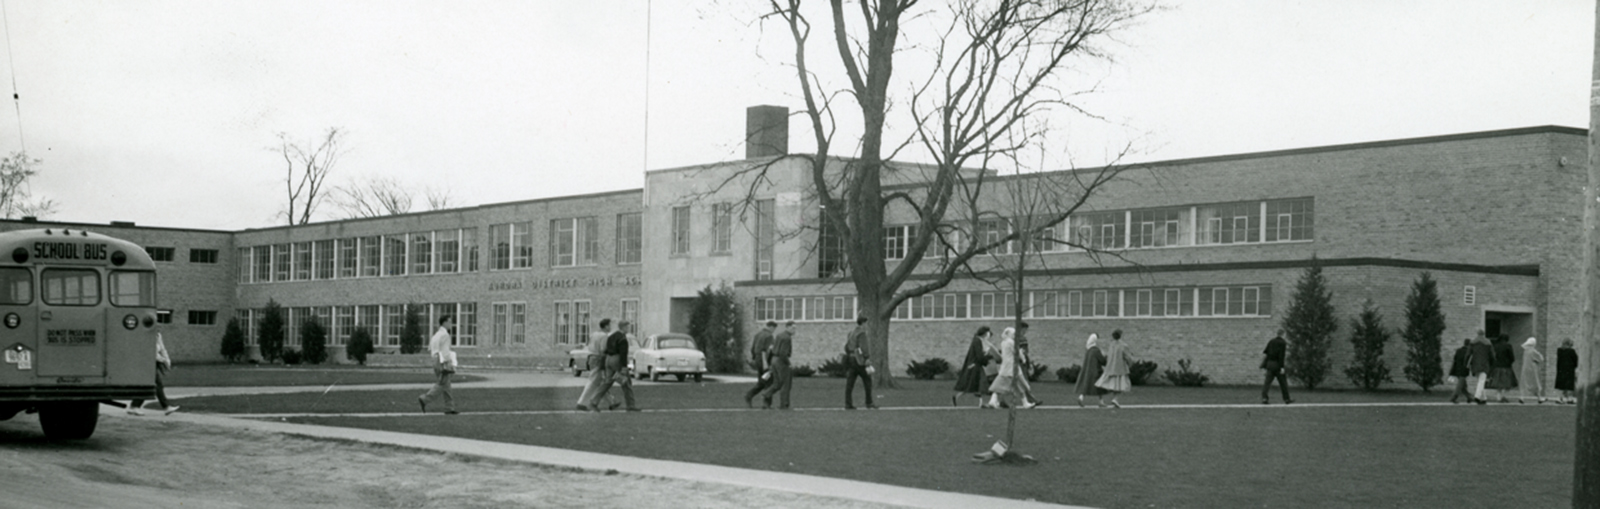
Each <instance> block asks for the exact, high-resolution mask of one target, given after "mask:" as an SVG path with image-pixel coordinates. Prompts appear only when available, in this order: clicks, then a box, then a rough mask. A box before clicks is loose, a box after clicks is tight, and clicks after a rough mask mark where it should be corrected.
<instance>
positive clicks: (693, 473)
mask: <svg viewBox="0 0 1600 509" xmlns="http://www.w3.org/2000/svg"><path fill="white" fill-rule="evenodd" d="M474 374H478V375H482V376H484V377H485V378H487V379H488V380H485V381H483V382H476V383H473V384H471V386H472V387H577V386H581V385H582V384H584V383H586V381H587V379H585V378H579V377H574V376H572V375H571V374H570V373H493V372H482V373H474ZM719 378H720V379H721V381H723V382H732V383H739V382H749V381H751V380H753V379H747V378H741V377H719ZM427 387H428V385H427V384H391V385H352V386H335V387H326V388H323V387H225V388H173V389H172V390H170V391H168V397H170V398H173V399H179V398H183V397H189V396H201V395H231V394H266V393H288V392H323V391H327V390H387V389H396V388H418V389H426V388H427ZM180 403H181V402H180ZM113 410H115V409H113V408H112V407H108V406H104V405H102V406H101V413H102V414H103V415H113V416H118V417H123V416H124V414H123V413H122V412H120V411H113ZM157 415H159V414H157ZM143 418H148V417H143ZM157 418H160V419H170V420H175V421H180V422H189V423H194V424H201V425H207V426H223V427H232V428H238V429H249V430H256V431H265V432H271V433H283V434H288V435H299V436H306V437H313V438H325V439H335V440H351V441H357V442H365V443H372V444H384V445H392V446H398V447H405V448H411V449H419V450H425V451H436V452H446V453H454V454H462V455H468V456H477V457H483V458H494V459H500V460H507V461H517V462H524V463H532V464H539V465H549V466H558V467H567V468H576V469H581V470H587V471H593V472H603V473H611V472H613V471H614V472H617V473H626V474H633V475H639V476H647V477H659V478H670V479H681V480H685V481H696V482H706V483H716V484H725V485H733V486H742V487H749V488H759V489H766V490H773V491H782V492H791V493H801V494H806V495H816V496H825V497H837V498H845V499H851V500H859V501H863V502H873V503H880V504H891V505H900V506H906V507H926V508H950V509H971V508H974V507H983V508H1002V509H1003V508H1045V507H1055V508H1060V507H1072V506H1061V505H1055V504H1046V503H1041V502H1030V501H1023V500H1012V499H1005V498H996V497H986V496H980V495H968V494H962V493H949V492H942V491H933V490H924V489H916V488H906V487H901V486H891V485H886V484H876V483H868V482H859V481H851V480H847V479H834V478H828V477H818V476H810V475H801V474H787V473H780V472H768V471H762V470H750V469H741V468H732V467H721V466H714V465H702V464H698V463H685V462H677V461H664V460H652V459H644V458H634V457H628V456H618V455H612V454H599V453H591V452H583V451H572V450H566V449H556V448H550V447H537V446H526V445H515V444H505V443H499V442H487V441H482V440H468V439H461V438H450V437H439V436H430V435H414V434H408V433H395V432H387V431H371V430H361V429H351V428H336V427H329V426H314V425H308V424H294V423H288V422H277V421H267V420H254V419H241V418H235V417H226V416H221V415H210V414H191V413H186V412H182V411H179V412H177V413H174V414H172V415H170V416H166V417H157Z"/></svg>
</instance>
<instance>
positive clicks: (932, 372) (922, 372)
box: [906, 357, 950, 380]
mask: <svg viewBox="0 0 1600 509" xmlns="http://www.w3.org/2000/svg"><path fill="white" fill-rule="evenodd" d="M949 371H950V362H949V361H946V360H944V359H940V358H938V357H934V358H931V359H928V360H925V361H911V362H910V363H909V364H908V365H907V366H906V374H909V375H911V376H912V377H914V378H916V379H917V380H933V379H934V378H936V377H938V376H939V375H942V374H944V373H947V372H949Z"/></svg>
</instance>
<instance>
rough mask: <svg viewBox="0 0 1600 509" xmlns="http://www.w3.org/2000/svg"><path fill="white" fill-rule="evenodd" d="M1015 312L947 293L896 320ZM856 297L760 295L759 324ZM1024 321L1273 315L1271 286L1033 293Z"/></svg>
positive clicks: (1004, 297)
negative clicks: (1040, 319)
mask: <svg viewBox="0 0 1600 509" xmlns="http://www.w3.org/2000/svg"><path fill="white" fill-rule="evenodd" d="M1015 309H1016V294H1014V293H1011V292H949V293H934V294H929V295H923V296H921V297H917V298H915V299H909V300H907V301H905V302H904V303H901V305H900V307H898V308H895V313H894V318H895V319H896V320H935V319H957V320H961V319H971V318H1006V317H1010V316H1012V313H1013V310H1015ZM856 311H857V310H856V300H855V298H854V297H842V296H804V297H762V298H757V299H756V300H755V319H756V321H758V322H759V321H767V320H776V321H784V320H796V321H849V320H854V319H855V317H856V316H857V314H856ZM1022 315H1023V317H1024V318H1101V317H1186V316H1271V315H1272V287H1271V286H1267V285H1236V286H1205V287H1180V288H1108V289H1084V290H1045V291H1031V292H1027V293H1026V294H1025V295H1024V299H1023V309H1022Z"/></svg>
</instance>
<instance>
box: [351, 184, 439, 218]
mask: <svg viewBox="0 0 1600 509" xmlns="http://www.w3.org/2000/svg"><path fill="white" fill-rule="evenodd" d="M416 194H417V193H416V191H413V190H412V189H411V188H410V187H408V186H406V185H405V184H404V183H402V182H400V181H399V180H398V179H395V178H394V177H372V176H368V177H364V178H362V179H361V180H359V181H357V182H353V183H349V184H345V185H341V186H336V187H334V188H333V198H332V199H333V203H334V205H337V206H338V207H339V209H340V210H343V211H344V213H345V217H346V218H358V217H379V216H392V215H395V214H404V213H407V212H411V207H412V206H413V204H414V203H416V197H415V195H416ZM422 197H423V199H424V200H427V205H428V210H442V209H447V208H450V207H452V206H454V202H455V199H454V198H453V197H451V196H450V191H448V190H445V189H439V188H436V187H432V186H427V187H424V188H423V189H422Z"/></svg>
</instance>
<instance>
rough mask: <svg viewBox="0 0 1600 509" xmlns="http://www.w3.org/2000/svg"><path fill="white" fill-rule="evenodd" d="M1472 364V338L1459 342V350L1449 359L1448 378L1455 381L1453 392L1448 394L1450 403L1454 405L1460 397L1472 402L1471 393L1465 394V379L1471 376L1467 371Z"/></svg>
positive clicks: (1470, 372) (1469, 371)
mask: <svg viewBox="0 0 1600 509" xmlns="http://www.w3.org/2000/svg"><path fill="white" fill-rule="evenodd" d="M1471 363H1472V338H1467V339H1464V340H1462V341H1461V348H1457V349H1456V355H1455V357H1454V358H1452V359H1450V377H1451V378H1455V379H1456V383H1455V392H1452V393H1450V402H1451V403H1456V402H1457V400H1458V399H1460V398H1461V397H1462V396H1466V397H1467V402H1468V403H1471V402H1472V393H1469V392H1467V377H1468V376H1470V375H1472V371H1471V370H1470V369H1469V368H1470V367H1471Z"/></svg>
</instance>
